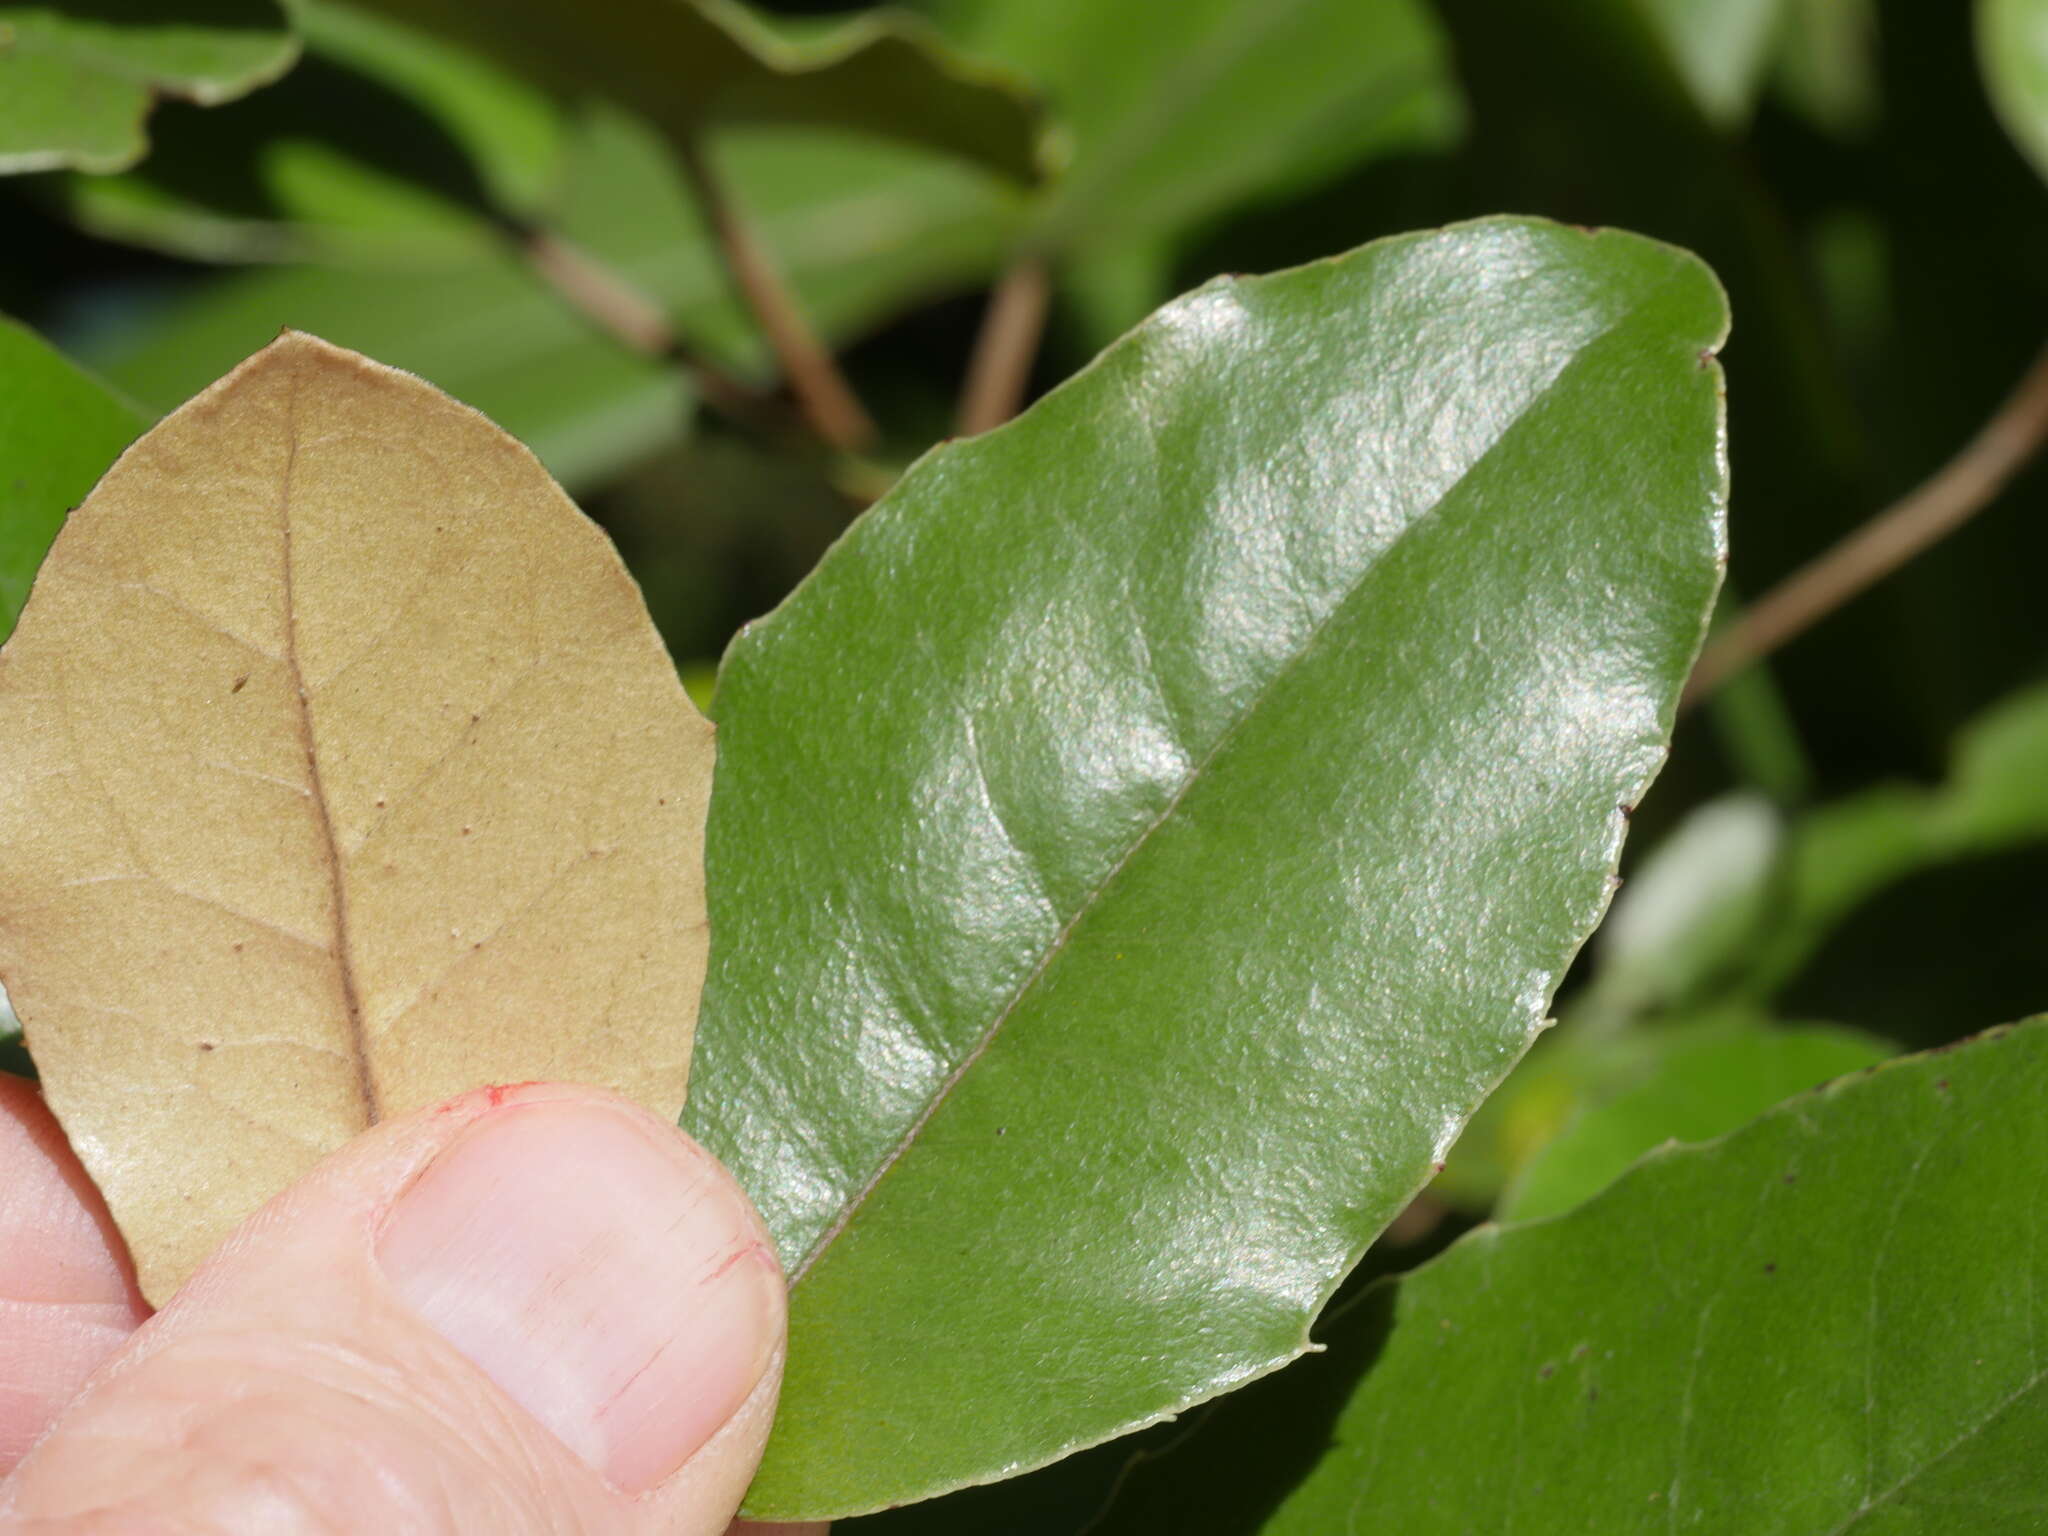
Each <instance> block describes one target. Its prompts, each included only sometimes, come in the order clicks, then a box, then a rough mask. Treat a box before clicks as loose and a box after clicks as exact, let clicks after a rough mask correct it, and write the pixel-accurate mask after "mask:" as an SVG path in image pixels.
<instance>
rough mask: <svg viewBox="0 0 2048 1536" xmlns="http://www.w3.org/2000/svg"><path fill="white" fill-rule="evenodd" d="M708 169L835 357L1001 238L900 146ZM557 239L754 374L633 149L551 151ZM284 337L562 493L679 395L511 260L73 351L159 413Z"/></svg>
mask: <svg viewBox="0 0 2048 1536" xmlns="http://www.w3.org/2000/svg"><path fill="white" fill-rule="evenodd" d="M729 137H730V142H729V143H727V144H725V145H724V146H723V147H722V148H723V153H724V155H725V157H726V160H727V165H728V172H729V174H730V176H731V178H732V179H733V181H734V182H735V184H736V185H737V186H739V187H740V189H741V191H742V195H744V196H745V197H747V198H748V200H749V202H750V205H751V206H752V207H753V209H754V210H755V214H756V218H757V222H758V226H759V229H760V232H761V234H762V237H763V238H764V239H765V240H766V242H767V243H768V245H769V247H770V249H771V250H773V251H774V253H775V255H776V257H777V259H778V260H779V261H780V262H781V263H782V266H783V270H784V271H785V272H787V273H789V274H790V276H791V277H792V279H793V280H794V282H795V283H796V285H797V289H798V292H799V293H800V294H801V295H802V296H803V297H804V299H805V301H806V302H807V303H808V304H809V306H810V308H811V312H812V314H813V315H814V317H815V318H816V319H817V321H818V323H819V325H820V326H821V328H822V329H823V330H824V331H825V332H826V333H827V334H828V335H832V336H842V337H843V336H847V335H850V334H854V333H856V332H858V331H859V330H860V329H861V328H862V327H863V326H866V325H870V324H872V323H873V322H874V321H875V320H876V319H877V318H879V317H881V316H885V315H887V314H889V313H891V312H892V311H894V310H895V309H897V308H899V307H900V306H901V305H902V304H903V303H904V302H906V300H908V299H909V298H911V297H913V296H917V295H921V294H923V293H926V292H929V291H932V290H934V289H942V288H944V287H945V286H947V285H948V284H951V283H959V282H964V281H971V280H972V278H973V277H974V275H976V274H978V273H980V272H984V271H986V270H988V268H989V267H990V266H992V265H993V264H994V262H995V261H996V259H997V255H998V253H999V252H1000V251H1001V249H1002V247H1003V244H1004V242H1005V240H1006V238H1007V236H1008V233H1009V231H1010V230H1011V229H1012V228H1013V227H1014V224H1015V220H1016V217H1017V214H1016V204H1017V200H1016V197H1015V194H1014V193H1013V192H1011V191H1009V190H1008V189H1006V188H1005V187H1004V186H1003V185H1002V184H1001V183H999V182H996V181H994V180H993V179H992V178H990V177H987V176H985V175H982V174H980V173H977V172H975V171H974V170H972V169H971V168H969V167H965V166H961V165H958V164H955V163H952V162H949V161H946V160H943V159H941V158H939V157H936V156H933V155H929V154H923V153H919V152H917V151H913V150H906V149H902V148H900V147H897V146H892V145H885V144H878V143H870V142H863V141H860V140H855V139H847V138H841V139H833V138H828V137H826V136H824V135H820V134H815V133H808V132H798V131H776V130H765V129H763V130H752V131H749V132H747V133H745V134H740V133H738V132H737V131H735V132H734V133H733V134H732V135H730V136H729ZM564 181H565V192H564V197H563V201H562V203H561V204H560V206H559V207H558V208H557V210H556V222H557V226H558V228H559V229H560V232H561V233H562V234H563V235H564V236H565V237H566V238H568V239H569V240H571V241H573V242H574V243H576V244H577V245H579V246H581V247H583V248H585V249H586V250H588V251H590V252H591V253H593V254H594V255H596V256H597V257H599V258H601V259H603V260H604V261H605V262H607V263H609V264H610V265H611V266H613V267H614V268H616V269H617V270H618V271H619V272H620V273H621V274H622V275H623V276H624V277H625V278H626V279H627V280H628V281H629V282H632V283H634V284H635V285H637V286H639V287H640V288H642V289H643V290H644V291H646V292H647V293H648V294H649V295H650V296H651V297H653V298H654V299H655V300H657V301H658V302H659V303H661V304H662V305H663V307H665V308H666V309H667V310H668V312H669V314H670V316H671V318H672V320H673V322H674V323H675V325H676V327H677V329H678V330H679V331H680V333H681V334H682V335H683V336H684V337H685V338H687V339H688V341H689V342H690V343H691V344H692V345H693V346H695V347H697V348H699V349H701V350H702V351H704V352H705V353H707V354H709V355H710V356H712V357H715V358H717V359H719V360H721V361H724V362H727V363H729V364H731V365H733V366H737V367H741V368H744V369H747V370H749V371H753V372H760V371H762V370H763V369H764V368H765V357H764V354H763V351H762V348H761V344H760V341H759V338H758V333H757V331H756V330H755V328H754V326H753V325H752V323H751V321H750V320H749V319H748V318H747V316H746V315H745V314H743V313H742V312H741V311H740V310H739V309H738V308H737V307H736V306H735V305H734V303H733V302H732V300H731V298H730V293H729V285H728V284H727V282H726V280H725V277H724V274H723V272H722V270H721V269H720V267H719V266H718V263H717V260H716V257H715V255H714V253H713V252H712V250H711V248H710V246H709V245H708V244H707V242H706V241H705V239H704V236H703V230H702V226H701V224H700V222H699V221H698V218H697V215H696V213H695V211H694V210H693V209H692V208H691V206H690V204H689V202H688V200H687V199H686V197H685V196H684V194H683V192H682V189H681V187H680V186H679V184H678V182H677V180H676V177H675V175H674V173H673V170H672V168H671V166H670V164H669V162H668V157H667V154H666V151H665V149H664V148H663V146H662V145H661V144H660V142H659V141H658V140H657V139H655V138H654V137H653V136H652V135H651V134H650V133H649V131H648V130H646V129H645V128H643V127H641V126H640V125H638V124H636V123H634V122H632V121H630V120H628V119H625V118H622V117H620V116H618V115H616V114H609V113H599V114H595V115H593V116H592V117H591V118H590V119H589V120H588V121H587V122H586V123H584V124H583V125H582V126H581V127H580V128H579V129H578V131H577V133H576V135H575V137H574V138H573V139H572V141H571V144H570V147H569V158H568V164H567V169H566V173H565V177H564ZM283 326H291V327H293V328H296V329H300V330H308V331H312V332H313V333H314V334H316V335H320V336H325V337H327V338H329V339H331V340H333V341H335V342H337V343H339V344H341V345H343V346H348V347H351V348H353V349H355V350H357V351H360V352H365V353H367V354H369V355H371V356H373V357H377V358H379V359H381V360H383V361H386V362H389V363H392V364H395V365H396V366H398V367H401V368H408V369H410V370H412V371H413V372H415V373H418V374H420V375H422V376H423V377H425V378H427V379H429V380H431V381H432V382H433V383H435V384H437V385H439V386H440V387H441V388H442V389H444V390H446V391H447V392H448V393H450V394H452V395H454V396H455V397H456V398H457V399H459V400H463V401H465V402H467V403H468V404H471V405H474V406H475V407H476V408H477V409H478V410H480V411H482V412H483V413H484V414H485V415H487V416H489V417H490V418H491V419H492V420H494V421H496V422H497V423H498V424H499V425H500V426H502V427H504V428H505V429H506V430H507V431H508V432H511V433H512V434H513V435H514V436H516V437H518V438H519V439H520V440H521V441H523V442H525V443H526V444H527V445H528V446H529V447H531V448H532V449H533V450H534V452H535V453H537V454H538V455H540V458H541V460H542V462H544V463H545V464H546V465H547V466H548V468H549V469H550V470H551V471H552V472H553V473H554V474H555V476H556V477H557V478H558V479H560V480H561V481H562V482H563V483H564V484H565V485H568V486H570V487H571V489H579V488H585V487H589V486H591V485H595V484H598V483H600V482H602V481H603V480H605V479H607V478H608V477H609V476H611V475H612V474H614V473H616V472H617V471H618V470H619V469H620V468H622V467H623V466H625V465H627V464H630V463H631V462H633V461H634V460H636V459H638V458H640V457H642V456H644V455H646V454H648V453H650V452H652V451H654V450H655V449H658V448H659V447H661V446H662V445H664V444H665V443H669V442H672V441H673V440H674V439H675V438H676V436H677V434H678V432H679V431H680V429H681V427H682V426H683V424H684V422H685V420H686V419H687V417H686V411H687V389H686V386H685V384H684V381H683V379H682V377H681V376H680V374H679V373H678V371H677V370H676V369H675V368H673V367H671V366H668V365H666V364H662V363H657V362H655V361H652V360H650V359H647V358H644V357H641V356H638V355H637V354H635V353H633V352H631V351H629V350H627V349H626V348H625V347H624V346H623V345H621V344H620V343H618V342H617V341H615V340H613V339H611V338H610V337H608V336H605V335H602V334H600V333H599V332H598V331H597V330H595V329H594V328H593V326H592V325H591V324H590V322H588V321H587V320H585V319H584V318H583V317H582V316H581V315H579V314H577V313H575V312H574V311H572V310H571V309H570V308H569V307H568V306H567V304H566V303H565V302H564V301H563V300H562V298H561V297H560V295H558V294H557V293H555V292H554V291H553V290H552V289H551V288H550V287H549V286H548V285H547V284H546V283H545V282H544V281H542V280H541V278H539V277H538V276H537V275H535V274H534V273H533V272H532V271H530V270H529V269H528V268H527V267H526V266H525V264H524V263H523V262H522V261H521V260H520V258H519V257H518V255H517V254H516V253H515V252H514V251H513V250H512V249H511V248H509V247H499V248H497V249H496V250H494V251H493V252H492V253H491V254H490V255H489V256H487V257H480V258H477V259H473V260H471V261H469V262H467V263H464V264H461V265H458V266H455V267H452V268H447V269H443V270H428V271H420V272H374V273H373V272H352V271H343V270H320V269H313V268H300V269H295V270H285V271H277V272H256V273H248V274H237V275H235V276H232V277H227V278H222V279H218V280H215V281H213V282H211V283H209V284H206V285H203V286H201V287H200V288H199V289H198V290H197V291H196V293H195V294H194V295H193V296H192V297H191V298H189V299H188V300H186V301H184V302H182V303H179V304H176V305H174V306H172V308H171V309H170V310H169V311H167V312H166V313H164V314H161V315H159V316H156V317H154V318H153V319H147V320H143V321H140V322H137V323H132V324H130V325H129V326H128V327H126V328H125V329H124V330H123V331H122V332H120V333H119V334H115V335H109V336H106V337H104V338H101V339H100V341H101V344H100V345H99V346H98V347H97V348H93V347H91V346H90V345H88V347H87V350H88V351H89V352H90V353H91V354H92V357H93V360H94V361H95V362H97V363H98V364H99V365H100V366H101V367H102V368H103V369H104V370H105V371H106V373H107V374H108V376H109V377H110V378H112V379H114V380H115V381H116V382H117V383H119V384H121V385H122V386H123V387H124V388H126V389H128V390H129V391H130V392H132V393H133V394H134V395H136V396H137V397H138V398H140V399H143V400H145V401H148V402H149V403H151V404H152V405H155V406H157V407H158V408H159V409H165V410H168V409H170V408H171V407H173V406H175V405H177V404H178V403H180V402H181V401H183V400H185V399H188V398H189V397H190V396H191V395H192V394H194V393H196V392H197V390H199V389H201V388H203V387H204V386H205V385H206V384H207V383H209V382H211V381H212V380H213V379H215V378H218V377H219V376H220V375H221V374H222V373H224V372H225V371H226V370H227V369H228V368H230V367H232V366H233V365H234V364H235V363H236V362H238V361H239V360H240V359H242V358H244V357H246V356H248V355H249V353H250V352H252V351H253V350H255V349H256V348H258V347H260V346H262V345H263V344H264V343H265V342H266V341H267V340H268V339H269V338H270V337H272V336H275V335H276V334H277V332H278V330H279V328H280V327H283Z"/></svg>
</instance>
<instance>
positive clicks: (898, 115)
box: [364, 0, 1040, 181]
mask: <svg viewBox="0 0 2048 1536" xmlns="http://www.w3.org/2000/svg"><path fill="white" fill-rule="evenodd" d="M364 3H365V4H366V5H367V6H368V7H369V8H371V9H374V10H378V11H382V12H386V13H388V14H391V15H394V16H396V17H398V18H399V19H400V20H402V21H405V22H408V23H411V24H413V25H417V26H423V27H428V28H431V29H432V30H434V31H436V32H439V33H441V34H442V35H444V36H446V37H449V38H451V39H453V40H455V41H456V42H458V43H460V44H462V45H463V46H465V47H468V48H471V49H474V50H475V51H476V52H478V53H482V54H486V55H489V56H492V57H496V58H500V59H502V60H504V61H505V62H506V63H508V64H509V65H511V66H512V67H513V68H515V69H517V70H518V71H520V72H521V73H524V74H527V75H529V76H531V77H532V78H534V79H536V80H542V81H547V82H549V83H550V84H553V85H555V86H557V87H560V88H564V89H569V90H574V91H587V92H589V93H591V94H593V95H597V96H601V97H603V98H605V99H607V100H610V101H612V102H614V103H616V104H617V105H619V106H621V107H625V108H627V109H629V110H631V111H634V112H638V113H640V114H641V115H643V116H644V117H646V118H647V119H648V120H649V121H650V122H653V123H655V124H657V125H659V126H660V127H661V128H662V129H664V130H665V131H666V132H668V133H669V134H670V135H671V136H673V137H674V138H676V139H677V140H679V141H696V140H698V139H700V138H701V137H702V136H703V134H704V133H705V131H706V130H707V129H708V128H710V127H712V126H714V125H717V124H731V123H775V124H782V125H785V126H787V125H802V126H810V127H827V128H838V129H851V130H853V131H856V132H860V133H867V134H874V135H878V136H880V137H883V138H889V139H896V140H899V141H902V142H904V143H909V144H916V145H921V146H923V147H925V148H927V149H934V150H939V151H942V152H944V153H946V154H951V155H957V156H960V157H961V158H963V159H967V160H971V161H974V162H976V163H978V164H980V165H983V166H985V167H987V168H989V169H991V170H994V171H996V172H999V173H1001V174H1003V175H1006V176H1009V177H1012V178H1014V179H1016V180H1019V181H1031V180H1034V179H1035V178H1036V177H1037V176H1038V174H1039V171H1040V165H1039V148H1038V139H1039V122H1038V111H1037V108H1036V106H1035V104H1034V103H1033V102H1032V101H1031V100H1030V99H1029V97H1028V96H1027V95H1026V94H1025V92H1024V91H1023V89H1022V88H1021V86H1019V85H1018V84H1017V83H1016V82H1015V81H1014V80H1012V79H1011V78H1010V77H1008V76H1007V75H1004V74H1000V73H998V72H996V71H993V70H990V69H987V68H984V67H982V66H979V65H975V64H971V63H969V62H967V61H966V60H964V59H961V58H959V57H957V56H956V55H954V54H953V53H951V52H950V51H949V50H947V49H946V48H945V47H944V46H943V45H942V43H941V42H940V40H939V38H938V37H937V35H936V34H935V33H933V32H931V31H930V30H929V29H928V28H925V27H923V26H921V25H919V24H917V23H916V22H915V21H914V20H911V19H908V18H902V17H897V16H893V15H890V14H887V13H885V12H871V13H868V14H865V15H861V16H858V17H855V18H852V19H850V20H846V21H843V22H838V23H832V24H827V25H822V26H821V25H818V24H815V23H814V24H811V25H804V26H799V25H795V24H791V23H782V24H780V25H774V24H771V23H769V22H768V21H767V20H765V19H764V18H762V17H760V16H758V15H757V14H755V13H754V12H752V11H750V10H748V9H747V8H746V7H744V6H741V5H738V4H735V3H733V0H608V3H606V4H603V5H597V6H591V5H578V4H572V3H569V0H506V3H504V4H499V5H491V6H478V5H474V4H471V3H470V0H364Z"/></svg>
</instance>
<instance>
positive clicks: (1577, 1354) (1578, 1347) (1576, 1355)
mask: <svg viewBox="0 0 2048 1536" xmlns="http://www.w3.org/2000/svg"><path fill="white" fill-rule="evenodd" d="M1572 1358H1573V1359H1574V1360H1583V1359H1585V1358H1586V1346H1585V1345H1583V1344H1574V1345H1573V1346H1572Z"/></svg>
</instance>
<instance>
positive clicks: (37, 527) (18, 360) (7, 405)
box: [0, 316, 149, 640]
mask: <svg viewBox="0 0 2048 1536" xmlns="http://www.w3.org/2000/svg"><path fill="white" fill-rule="evenodd" d="M148 425H149V420H148V418H147V417H145V416H143V415H142V414H141V413H140V412H139V411H137V410H136V409H135V408H134V407H133V406H131V405H129V404H128V403H127V402H126V401H124V400H122V399H120V398H119V397H118V396H116V395H114V394H113V393H112V392H110V391H109V390H108V389H107V387H106V386H105V385H103V384H101V383H100V382H99V381H98V380H97V379H94V378H93V377H92V376H91V375H90V374H87V373H85V372H84V371H83V370H81V369H79V368H77V367H75V366H74V365H73V364H71V363H70V362H68V361H67V360H66V359H65V358H64V357H63V356H62V355H61V354H59V353H58V352H56V351H55V350H54V349H52V348H51V347H49V346H48V345H47V344H45V343H44V342H43V341H42V340H41V338H39V337H38V336H36V335H35V333H34V332H32V331H30V330H28V329H27V328H26V327H24V326H21V325H17V324H16V323H15V322H14V321H12V320H9V319H7V318H6V317H5V316H0V466H4V468H0V640H4V639H6V638H7V636H8V635H9V634H10V633H11V632H12V631H13V629H14V620H15V616H16V615H17V614H19V613H20V612H21V605H22V603H23V602H24V601H25V600H26V599H27V597H28V588H29V582H30V581H31V580H32V579H33V578H34V576H35V573H36V567H37V566H39V565H41V564H42V563H43V554H44V552H45V551H46V550H48V549H49V547H50V540H52V539H53V538H55V537H56V536H57V530H58V528H59V527H61V526H62V525H63V522H64V514H65V513H67V512H69V511H70V510H71V509H72V508H73V507H75V506H77V505H78V503H80V502H81V501H83V500H85V493H86V492H87V491H89V490H91V489H92V488H93V484H94V482H96V481H97V480H98V479H99V477H100V476H101V474H103V473H104V472H105V471H106V468H107V466H108V465H109V464H111V463H113V462H114V459H115V457H116V455H118V454H119V453H120V451H121V450H122V449H123V448H126V447H127V446H128V444H129V443H130V442H132V441H133V440H134V439H135V437H136V436H137V435H138V434H139V433H140V432H141V431H142V429H143V428H144V427H146V426H148Z"/></svg>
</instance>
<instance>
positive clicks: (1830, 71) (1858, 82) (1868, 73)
mask: <svg viewBox="0 0 2048 1536" xmlns="http://www.w3.org/2000/svg"><path fill="white" fill-rule="evenodd" d="M1781 3H1782V4H1783V5H1784V8H1785V19H1784V24H1783V26H1782V27H1781V28H1780V31H1779V36H1778V43H1777V49H1776V53H1775V55H1774V58H1773V65H1772V79H1773V84H1774V86H1775V88H1776V91H1777V94H1778V96H1779V98H1780V99H1781V100H1783V101H1785V102H1786V103H1787V104H1789V105H1790V106H1791V107H1792V108H1793V109H1794V110H1795V111H1797V112H1799V113H1800V114H1801V115H1802V116H1804V117H1805V118H1806V119H1807V120H1808V121H1809V122H1811V123H1813V124H1814V125H1815V126H1816V127H1818V128H1821V129H1823V130H1824V131H1826V132H1828V133H1831V134H1833V135H1835V136H1836V137H1837V138H1855V137H1858V136H1860V135H1862V134H1863V133H1865V132H1866V131H1867V130H1868V129H1869V128H1870V127H1871V125H1872V124H1873V123H1874V122H1875V121H1876V120H1877V114H1878V107H1879V89H1880V86H1879V78H1878V67H1877V9H1876V7H1875V6H1874V5H1873V4H1872V0H1781Z"/></svg>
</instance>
